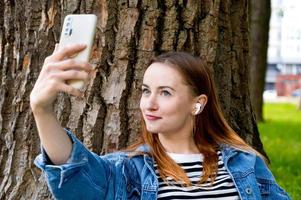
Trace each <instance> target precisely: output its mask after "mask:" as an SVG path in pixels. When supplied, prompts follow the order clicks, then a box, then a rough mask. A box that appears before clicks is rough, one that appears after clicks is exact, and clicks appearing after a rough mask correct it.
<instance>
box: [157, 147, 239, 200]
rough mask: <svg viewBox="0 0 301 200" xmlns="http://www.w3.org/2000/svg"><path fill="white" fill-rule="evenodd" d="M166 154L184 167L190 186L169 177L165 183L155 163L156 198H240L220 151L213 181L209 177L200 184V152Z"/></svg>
mask: <svg viewBox="0 0 301 200" xmlns="http://www.w3.org/2000/svg"><path fill="white" fill-rule="evenodd" d="M168 155H169V156H170V157H171V158H172V159H173V160H174V161H175V162H176V163H177V164H178V165H180V166H181V167H182V168H183V169H184V171H185V172H186V174H187V176H188V177H189V179H190V181H191V183H192V186H191V187H184V186H182V185H181V184H180V183H179V182H175V181H174V180H173V179H171V178H170V177H168V178H167V180H168V181H169V184H167V183H166V182H164V181H163V179H162V178H160V175H159V171H158V169H157V164H156V163H155V164H154V168H155V172H156V175H157V177H158V181H159V189H158V199H160V200H166V199H169V200H170V199H173V200H176V199H208V200H209V199H215V200H239V199H240V198H239V194H238V191H237V189H236V187H235V185H234V183H233V180H232V178H231V176H230V174H229V173H228V171H227V170H226V168H225V166H224V163H223V161H222V155H221V152H220V151H218V173H217V176H216V179H215V181H214V183H213V184H211V182H210V179H208V180H207V181H206V182H204V183H202V184H201V185H200V184H199V181H200V177H201V175H202V170H203V156H202V154H175V153H168Z"/></svg>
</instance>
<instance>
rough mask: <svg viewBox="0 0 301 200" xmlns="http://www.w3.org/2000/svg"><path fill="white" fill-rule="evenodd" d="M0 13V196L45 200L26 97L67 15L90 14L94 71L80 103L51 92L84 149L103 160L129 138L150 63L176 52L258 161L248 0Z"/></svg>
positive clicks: (31, 3) (32, 2) (23, 4)
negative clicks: (215, 97)
mask: <svg viewBox="0 0 301 200" xmlns="http://www.w3.org/2000/svg"><path fill="white" fill-rule="evenodd" d="M0 13H1V14H0V66H1V67H2V68H1V71H0V77H1V88H0V111H1V112H0V131H1V134H0V150H1V151H0V172H1V174H0V199H51V198H52V197H51V195H50V193H49V191H48V189H47V186H46V184H45V181H44V178H43V175H42V174H41V172H40V170H38V169H37V168H36V167H35V166H34V165H33V160H34V158H35V157H36V156H37V155H38V153H39V148H40V142H39V138H38V133H37V129H36V127H35V123H34V119H33V116H32V113H31V110H30V107H29V94H30V91H31V89H32V88H33V85H34V83H35V80H36V79H37V77H38V74H39V71H40V70H41V66H42V63H43V60H44V59H45V57H46V56H47V55H50V54H51V53H52V51H53V49H54V45H55V43H57V42H58V41H59V35H60V31H61V25H62V22H63V18H64V16H66V15H67V14H70V13H94V14H96V15H97V16H98V23H97V33H96V38H95V43H94V47H93V52H92V58H91V63H92V64H94V65H96V68H97V69H98V72H97V74H96V76H95V77H94V78H93V79H92V80H91V82H90V85H89V87H88V88H87V90H86V92H85V99H84V100H80V99H76V98H73V97H70V96H67V95H65V94H59V96H58V98H57V101H56V106H55V110H56V113H57V117H58V119H59V120H60V122H61V124H62V126H64V127H68V128H70V129H71V130H72V131H73V132H74V133H75V134H76V135H77V137H78V138H79V139H80V140H82V141H83V143H84V144H85V145H86V146H87V147H88V148H89V149H90V150H92V151H94V152H96V153H99V154H103V153H107V152H110V151H113V150H116V149H121V148H123V147H125V146H127V145H128V144H130V143H131V142H133V141H135V139H136V138H137V135H138V134H139V124H140V123H139V119H140V114H139V106H138V105H139V98H140V90H139V88H140V85H141V83H142V76H143V73H144V71H145V69H146V67H147V63H148V61H149V59H150V58H151V57H152V56H153V55H157V54H159V53H162V52H165V51H180V50H184V51H188V52H191V53H193V54H194V55H198V56H201V57H202V58H204V59H205V61H206V62H207V63H208V65H209V67H210V69H211V70H212V72H213V74H214V78H215V81H216V85H217V89H218V94H219V98H220V101H221V104H222V108H223V111H224V113H225V116H226V118H227V119H228V121H229V122H230V124H231V125H232V127H233V128H234V129H235V130H236V131H237V132H238V133H239V134H240V135H241V136H242V137H243V138H244V139H245V140H246V141H247V142H248V143H249V144H251V145H253V146H254V147H256V149H258V150H259V151H260V152H262V153H263V154H264V155H265V153H264V150H263V147H262V144H261V141H260V139H259V136H258V130H257V126H256V121H255V118H254V113H253V111H252V107H251V102H250V96H249V89H248V86H249V84H248V77H249V68H248V58H249V43H248V39H249V31H248V1H246V0H245V1H230V0H225V1H221V0H216V1H206V0H201V1H192V0H183V1H173V0H166V1H163V0H157V1H150V0H143V1H141V0H128V1H127V0H118V1H117V0H113V1H106V0H98V1H94V0H86V1H81V0H70V1H54V0H51V1H46V0H40V1H37V0H28V1H16V0H15V1H14V0H4V1H1V2H0Z"/></svg>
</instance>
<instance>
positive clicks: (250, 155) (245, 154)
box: [221, 145, 274, 180]
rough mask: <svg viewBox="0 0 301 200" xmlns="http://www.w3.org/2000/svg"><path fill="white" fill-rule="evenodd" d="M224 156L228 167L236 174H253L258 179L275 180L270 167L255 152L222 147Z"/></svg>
mask: <svg viewBox="0 0 301 200" xmlns="http://www.w3.org/2000/svg"><path fill="white" fill-rule="evenodd" d="M221 151H222V154H223V156H224V161H225V162H227V164H228V167H229V168H230V169H232V171H234V172H237V173H238V172H246V173H248V172H252V173H254V174H255V176H256V178H262V179H267V180H274V176H273V174H272V173H271V171H270V169H269V167H268V165H267V164H266V163H265V161H264V160H263V159H262V158H261V157H260V156H258V155H257V154H256V153H255V152H251V151H244V150H241V149H238V148H235V147H231V146H226V145H222V148H221Z"/></svg>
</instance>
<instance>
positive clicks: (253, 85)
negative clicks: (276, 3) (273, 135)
mask: <svg viewBox="0 0 301 200" xmlns="http://www.w3.org/2000/svg"><path fill="white" fill-rule="evenodd" d="M270 16H271V0H262V1H256V0H250V19H251V20H250V28H251V35H250V36H251V45H250V47H251V48H250V50H251V51H250V52H251V53H250V94H251V102H252V105H253V108H254V112H255V116H256V120H257V121H263V111H262V107H263V96H262V94H263V90H264V85H265V75H266V70H267V65H268V64H267V52H268V42H269V27H270V24H269V23H270Z"/></svg>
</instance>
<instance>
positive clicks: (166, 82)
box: [140, 63, 194, 134]
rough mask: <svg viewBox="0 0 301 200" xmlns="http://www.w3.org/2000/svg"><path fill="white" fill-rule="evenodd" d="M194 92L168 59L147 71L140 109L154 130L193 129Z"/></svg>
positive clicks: (155, 64)
mask: <svg viewBox="0 0 301 200" xmlns="http://www.w3.org/2000/svg"><path fill="white" fill-rule="evenodd" d="M193 104H194V102H193V96H192V95H191V92H190V89H189V86H188V85H186V84H185V83H184V80H183V78H182V76H181V74H180V73H179V72H178V71H177V70H176V69H173V68H172V67H170V66H169V65H168V64H165V63H153V64H151V65H150V66H149V67H148V69H147V70H146V71H145V74H144V77H143V85H142V96H141V100H140V109H141V111H142V114H143V118H144V120H145V123H146V128H147V130H148V131H149V132H151V133H160V134H177V133H183V132H190V130H188V129H190V128H191V120H192V107H193Z"/></svg>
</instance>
